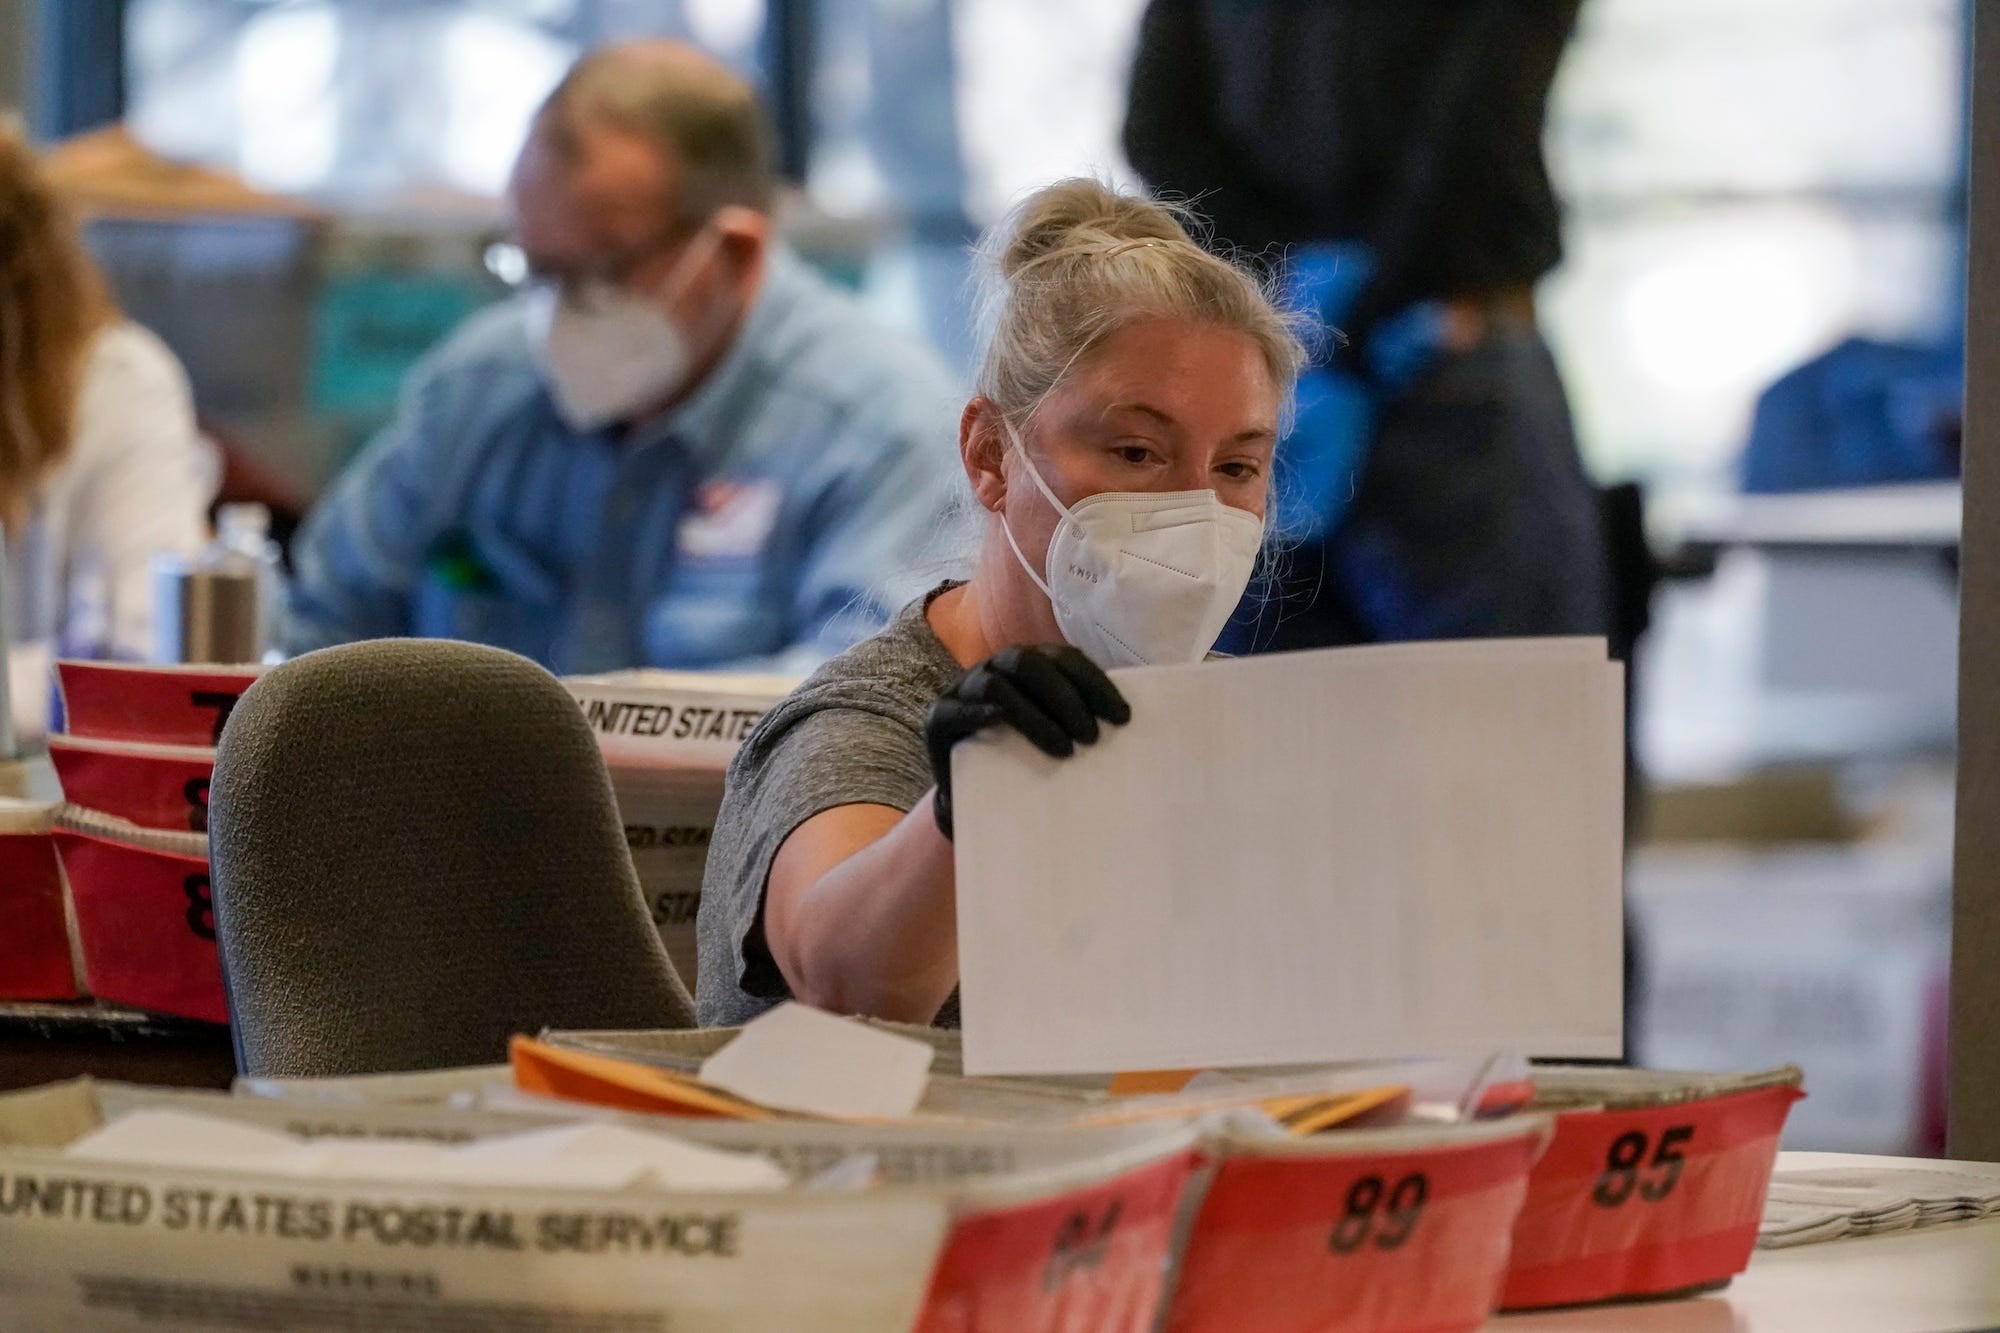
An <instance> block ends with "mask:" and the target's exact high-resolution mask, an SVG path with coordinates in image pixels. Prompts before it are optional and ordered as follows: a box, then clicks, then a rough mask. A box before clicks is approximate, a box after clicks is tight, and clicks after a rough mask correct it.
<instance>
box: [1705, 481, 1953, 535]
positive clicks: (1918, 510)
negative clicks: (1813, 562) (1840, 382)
mask: <svg viewBox="0 0 2000 1333" xmlns="http://www.w3.org/2000/svg"><path fill="white" fill-rule="evenodd" d="M1961 507H1962V498H1961V495H1960V490H1959V484H1958V483H1957V482H1955V481H1939V482H1917V483H1913V484H1909V485H1902V486H1862V487H1852V488H1848V489H1842V490H1832V491H1809V492H1803V493H1800V494H1795V495H1725V496H1716V497H1713V498H1711V499H1708V500H1706V501H1704V502H1702V503H1701V504H1699V505H1698V506H1695V507H1693V508H1691V509H1690V510H1689V512H1687V513H1685V514H1682V515H1680V521H1679V522H1678V523H1675V524H1673V527H1674V529H1675V531H1674V536H1676V537H1677V538H1679V539H1680V540H1681V541H1683V542H1689V543H1696V544H1712V545H1720V546H1812V547H1846V548H1901V549H1913V548H1914V549H1938V548H1945V547H1952V546H1956V545H1957V544H1958V539H1959V528H1960V522H1959V511H1960V509H1961Z"/></svg>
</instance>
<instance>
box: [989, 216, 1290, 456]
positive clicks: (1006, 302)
mask: <svg viewBox="0 0 2000 1333" xmlns="http://www.w3.org/2000/svg"><path fill="white" fill-rule="evenodd" d="M1195 225H1196V223H1195V218H1194V215H1193V213H1192V212H1191V211H1190V210H1188V209H1186V208H1184V207H1181V206H1179V205H1175V204H1169V203H1165V202H1162V201H1160V200H1157V199H1152V198H1148V197H1145V196H1142V195H1131V194H1123V193H1120V192H1119V191H1117V190H1114V189H1112V188H1111V187H1110V186H1107V185H1104V184H1102V183H1101V182H1098V181H1094V180H1089V179H1084V178H1077V179H1072V180H1064V181H1058V182H1056V183H1055V184H1053V185H1049V186H1045V187H1043V188H1042V189H1039V190H1037V191H1035V192H1034V193H1033V194H1031V195H1029V196H1028V197H1027V198H1026V199H1025V200H1023V201H1022V202H1021V203H1020V204H1019V205H1018V206H1017V207H1016V208H1015V209H1014V211H1013V212H1012V213H1011V214H1010V215H1009V216H1008V217H1007V219H1006V220H1005V221H1004V222H1002V223H1001V224H1000V225H999V226H997V227H994V228H993V229H992V230H990V231H989V232H988V233H987V234H986V236H985V237H984V239H982V241H981V242H980V246H979V255H978V259H979V264H978V269H979V276H980V279H981V281H982V283H983V286H984V293H983V302H982V305H983V309H982V312H981V313H982V316H983V318H982V325H983V327H984V330H985V335H986V343H985V346H984V349H983V352H982V355H981V357H980V363H979V370H978V374H977V377H976V378H975V380H974V392H976V393H978V394H980V395H982V396H983V397H986V398H988V399H991V400H992V402H993V403H994V405H995V406H996V407H998V408H999V409H1000V412H1001V414H1002V415H1003V416H1004V417H1005V418H1006V419H1007V420H1008V421H1009V422H1010V423H1011V424H1013V425H1015V426H1017V427H1018V426H1021V425H1023V424H1025V423H1026V422H1027V421H1028V419H1029V418H1031V417H1032V416H1033V415H1034V414H1035V412H1036V411H1037V410H1038V409H1039V408H1040V407H1041V405H1042V403H1043V402H1044V401H1045V400H1046V399H1047V398H1048V396H1049V395H1050V394H1051V393H1053V392H1054V391H1055V390H1056V389H1057V388H1059V387H1061V385H1062V383H1063V382H1064V380H1065V379H1066V378H1067V377H1068V375H1069V373H1070V371H1071V370H1072V369H1073V368H1074V367H1075V366H1076V365H1077V364H1078V363H1079V362H1080V361H1082V360H1083V359H1084V358H1085V357H1087V356H1088V355H1089V354H1090V352H1091V351H1092V350H1093V349H1094V348H1096V347H1097V346H1098V345H1099V344H1101V343H1102V342H1103V341H1104V340H1105V339H1106V338H1108V337H1110V336H1111V335H1112V334H1113V333H1115V332H1117V331H1118V330H1119V329H1121V328H1123V327H1124V326H1126V325H1127V324H1131V323H1133V322H1135V321H1138V320H1142V319H1154V318H1161V317H1166V318H1179V319H1186V320H1190V321H1192V322H1194V323H1197V324H1204V325H1208V326H1211V327H1214V328H1222V329H1228V330H1230V331H1232V332H1236V333H1240V334H1243V335H1244V336H1245V337H1247V338H1249V339H1250V340H1251V341H1252V342H1254V343H1255V344H1256V345H1257V348H1258V351H1259V352H1261V353H1262V354H1263V358H1264V365H1265V367H1266V369H1268V370H1269V371H1270V373H1271V382H1272V384H1273V385H1274V386H1275V387H1276V389H1277V392H1278V395H1279V398H1280V400H1281V401H1285V402H1288V401H1289V400H1290V397H1291V390H1292V386H1293V384H1294V383H1295V382H1296V381H1297V379H1298V374H1299V370H1300V368H1301V367H1302V366H1303V365H1304V364H1305V359H1306V350H1305V347H1304V345H1303V344H1302V342H1301V341H1300V330H1301V328H1302V327H1304V325H1303V323H1302V321H1301V320H1300V319H1299V318H1298V317H1297V316H1296V315H1293V314H1290V313H1288V312H1286V311H1285V310H1283V309H1281V308H1280V307H1279V306H1278V304H1277V303H1276V302H1275V301H1274V300H1273V299H1272V296H1271V294H1270V292H1269V291H1267V290H1266V288H1265V286H1264V285H1263V284H1262V283H1261V282H1260V281H1259V280H1258V279H1257V278H1256V277H1255V276H1253V275H1252V274H1251V273H1250V271H1249V270H1248V269H1246V268H1244V267H1243V266H1241V265H1239V264H1237V263H1234V262H1232V261H1231V260H1229V259H1225V258H1223V257H1221V256H1219V255H1216V254H1213V253H1211V252H1210V251H1208V250H1205V249H1203V248H1202V246H1201V245H1200V244H1198V243H1197V242H1196V241H1195V239H1194V237H1193V235H1191V229H1192V228H1193V227H1194V226H1195Z"/></svg>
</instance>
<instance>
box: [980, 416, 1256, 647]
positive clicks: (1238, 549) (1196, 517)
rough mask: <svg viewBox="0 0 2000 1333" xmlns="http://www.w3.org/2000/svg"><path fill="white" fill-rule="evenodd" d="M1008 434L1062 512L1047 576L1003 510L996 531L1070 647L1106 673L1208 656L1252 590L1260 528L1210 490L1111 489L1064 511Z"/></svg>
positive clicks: (1016, 441)
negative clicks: (1030, 557)
mask: <svg viewBox="0 0 2000 1333" xmlns="http://www.w3.org/2000/svg"><path fill="white" fill-rule="evenodd" d="M1008 436H1009V438H1010V439H1011V440H1012V442H1013V445H1014V452H1016V453H1018V454H1019V455H1020V456H1021V463H1022V465H1023V466H1024V467H1026V468H1027V469H1028V475H1029V476H1030V477H1032V478H1033V479H1034V482H1035V487H1036V489H1037V490H1039V491H1041V493H1042V496H1043V498H1045V499H1046V500H1047V501H1048V502H1049V504H1050V505H1051V506H1053V507H1054V509H1055V511H1056V513H1057V514H1059V515H1061V518H1060V519H1059V520H1058V522H1057V524H1056V530H1055V532H1054V533H1053V534H1052V535H1051V536H1050V537H1049V554H1048V562H1047V563H1048V577H1047V578H1046V579H1044V578H1043V576H1042V575H1041V574H1038V573H1036V572H1035V567H1034V566H1033V565H1031V564H1029V563H1028V558H1027V557H1026V556H1025V555H1022V554H1021V545H1020V543H1019V542H1017V541H1015V540H1014V533H1013V530H1012V529H1011V528H1009V527H1008V526H1007V518H1006V515H1005V514H1002V515H1001V517H1000V529H1001V531H1002V532H1005V533H1006V534H1007V544H1008V545H1009V546H1012V547H1013V548H1014V558H1015V559H1016V560H1019V561H1020V562H1021V568H1022V569H1024V570H1026V571H1027V574H1028V577H1029V578H1031V579H1033V580H1034V581H1035V586H1036V587H1038V588H1040V589H1041V590H1042V591H1043V592H1044V593H1046V594H1048V599H1049V605H1050V607H1052V608H1053V609H1054V611H1055V616H1056V626H1057V627H1058V628H1059V629H1061V630H1062V633H1063V638H1065V639H1067V640H1068V641H1069V643H1070V646H1071V647H1074V648H1077V649H1080V650H1082V652H1083V654H1084V655H1085V656H1086V657H1088V658H1090V660H1091V661H1093V662H1095V663H1097V665H1099V666H1101V667H1104V668H1106V669H1109V668H1111V667H1121V666H1158V665H1165V664H1170V663H1184V662H1199V661H1200V660H1201V659H1202V658H1203V657H1204V656H1206V655H1207V653H1208V651H1209V649H1211V648H1213V647H1214V646H1215V640H1216V638H1217V636H1219V635H1220V634H1221V633H1222V627H1223V626H1224V625H1226V624H1228V623H1229V616H1230V613H1231V612H1233V611H1235V610H1236V604H1237V603H1238V602H1240V601H1241V600H1242V599H1243V590H1244V589H1245V588H1247V587H1248V586H1249V585H1250V575H1251V574H1252V573H1253V572H1255V570H1256V567H1257V552H1258V551H1259V550H1260V549H1261V548H1262V546H1263V541H1264V525H1263V523H1262V522H1261V521H1260V520H1259V519H1258V518H1257V517H1256V516H1255V515H1254V514H1249V513H1246V512H1244V511H1243V510H1241V509H1235V508H1232V507H1230V506H1229V505H1226V504H1224V503H1222V499H1221V497H1219V496H1218V495H1216V493H1215V492H1214V491H1167V492H1149V491H1135V492H1121V491H1106V492H1103V493H1101V494H1098V495H1091V496H1086V497H1085V498H1083V499H1081V500H1079V501H1077V502H1076V504H1075V505H1073V506H1070V507H1067V508H1065V507H1064V505H1063V502H1062V501H1060V500H1058V499H1056V496H1055V492H1054V491H1052V490H1050V489H1049V485H1048V483H1047V482H1046V481H1043V480H1042V474H1041V473H1040V472H1037V471H1036V470H1035V465H1034V463H1033V462H1032V461H1031V460H1030V459H1029V458H1028V451H1027V450H1026V449H1024V448H1022V447H1021V441H1020V438H1019V437H1018V436H1016V435H1014V434H1013V432H1012V430H1011V429H1010V430H1009V431H1008Z"/></svg>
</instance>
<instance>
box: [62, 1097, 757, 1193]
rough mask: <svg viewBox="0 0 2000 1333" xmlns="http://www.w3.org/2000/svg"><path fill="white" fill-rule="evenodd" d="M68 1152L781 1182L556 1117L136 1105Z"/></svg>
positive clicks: (565, 1181)
mask: <svg viewBox="0 0 2000 1333" xmlns="http://www.w3.org/2000/svg"><path fill="white" fill-rule="evenodd" d="M67 1151H68V1155H69V1156H71V1157H74V1158H78V1159H82V1160H86V1161H92V1162H117V1163H122V1164H125V1165H128V1166H153V1167H168V1168H196V1169H202V1170H230V1171H263V1172H270V1173H272V1174H276V1175H282V1176H300V1177H307V1178H312V1179H320V1180H381V1181H394V1182H397V1183H401V1184H412V1183H426V1184H459V1185H487V1186H495V1185H498V1186H515V1187H541V1188H551V1189H556V1188H560V1189H601V1190H624V1189H633V1188H638V1187H642V1186H652V1187H656V1188H664V1189H674V1190H724V1191H735V1190H776V1189H782V1188H784V1186H785V1184H786V1176H785V1173H784V1171H783V1170H782V1169H780V1168H779V1167H777V1166H776V1165H774V1164H773V1163H771V1162H770V1161H768V1160H766V1159H765V1158H762V1157H758V1156H754V1155H752V1154H749V1153H738V1152H726V1151H721V1150H718V1149H715V1148H708V1147H704V1146H702V1145H700V1144H697V1143H690V1142H688V1141H686V1140H685V1139H680V1138H676V1137H673V1136H671V1135H667V1134H653V1133H647V1132H645V1131H642V1130H635V1129H628V1128H625V1127H623V1126H619V1125H607V1124H576V1125H556V1126H551V1127H550V1128H548V1129H538V1130H529V1131H526V1132H524V1133H518V1134H505V1135H499V1136H495V1137H492V1138H484V1139H477V1140H475V1141H473V1142H471V1143H462V1144H438V1143H418V1142H407V1141H397V1140H374V1139H343V1138H328V1139H318V1140H314V1139H304V1138H300V1137H299V1136H297V1135H295V1134H289V1133H285V1132H283V1131H279V1130H269V1129H256V1128H253V1127H250V1126H247V1125H241V1124H237V1123H234V1122H232V1121H230V1120H226V1119H222V1118H219V1117H216V1116H209V1115H202V1114H198V1113H191V1112H187V1111H178V1110H140V1111H134V1112H132V1113H131V1114H129V1115H126V1116H124V1117H122V1118H120V1119H117V1120H113V1121H112V1122H111V1123H109V1124H107V1125H105V1126H104V1127H103V1128H101V1129H98V1130H96V1131H94V1132H92V1133H90V1134H86V1135H84V1136H83V1137H82V1138H80V1139H78V1140H77V1141H76V1142H74V1143H72V1144H71V1145H70V1146H69V1148H68V1150H67Z"/></svg>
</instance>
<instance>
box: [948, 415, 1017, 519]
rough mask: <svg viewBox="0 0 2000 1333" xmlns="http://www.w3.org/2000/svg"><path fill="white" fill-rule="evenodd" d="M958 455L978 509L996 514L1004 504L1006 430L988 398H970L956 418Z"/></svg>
mask: <svg viewBox="0 0 2000 1333" xmlns="http://www.w3.org/2000/svg"><path fill="white" fill-rule="evenodd" d="M958 456H959V459H960V461H962V462H963V463H964V464H965V479H966V480H967V481H969V482H971V483H972V493H973V494H974V495H975V496H977V497H978V498H979V504H980V507H981V508H983V509H985V510H987V511H988V512H989V513H995V514H997V513H999V512H1000V507H1001V506H1002V505H1003V504H1005V503H1006V502H1007V474H1006V471H1005V468H1004V465H1005V463H1006V461H1007V428H1006V426H1005V425H1004V424H1003V423H1002V421H1001V419H1000V409H999V408H998V407H996V406H994V403H993V400H992V399H991V398H974V399H973V400H972V401H971V402H969V403H967V404H966V405H965V411H964V412H962V413H961V414H960V415H959V418H958Z"/></svg>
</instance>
